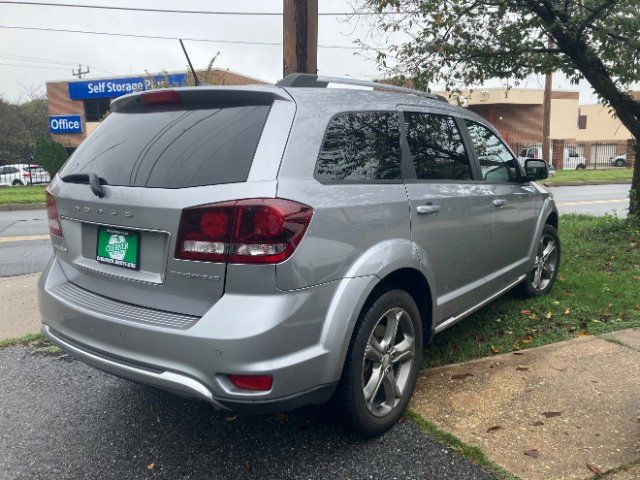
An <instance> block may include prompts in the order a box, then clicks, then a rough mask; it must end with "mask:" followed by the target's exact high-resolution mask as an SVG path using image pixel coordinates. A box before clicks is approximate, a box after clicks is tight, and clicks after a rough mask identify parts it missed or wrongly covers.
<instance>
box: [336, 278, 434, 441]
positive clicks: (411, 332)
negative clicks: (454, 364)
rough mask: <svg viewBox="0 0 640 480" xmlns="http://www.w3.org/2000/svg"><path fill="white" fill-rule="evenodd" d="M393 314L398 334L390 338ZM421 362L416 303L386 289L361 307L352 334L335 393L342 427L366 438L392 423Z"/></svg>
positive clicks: (412, 386) (402, 409) (410, 391)
mask: <svg viewBox="0 0 640 480" xmlns="http://www.w3.org/2000/svg"><path fill="white" fill-rule="evenodd" d="M394 318H395V319H396V322H395V323H396V325H397V329H396V335H395V337H393V339H392V341H390V340H391V339H388V337H387V327H388V325H389V324H388V322H389V321H392V322H393V319H394ZM389 319H391V320H389ZM389 335H391V332H389ZM399 338H401V340H398V339H399ZM374 342H375V343H374ZM376 346H377V347H376ZM374 347H376V348H374ZM400 352H402V354H400ZM407 352H408V353H407ZM421 364H422V322H421V319H420V312H419V310H418V307H417V306H416V303H415V301H414V300H413V298H412V297H411V295H409V294H408V293H407V292H405V291H404V290H388V291H386V292H384V293H383V294H382V295H380V297H379V298H378V299H377V300H376V301H375V302H374V303H373V304H371V305H369V306H368V307H365V309H364V310H363V312H362V313H361V315H360V319H359V320H358V323H357V325H356V327H355V331H354V333H353V336H352V339H351V344H350V346H349V350H348V352H347V358H346V360H345V365H344V369H343V372H342V378H341V379H340V383H339V385H338V388H337V390H336V394H335V397H334V407H337V409H338V411H339V412H340V415H341V416H342V418H343V420H344V421H345V423H346V426H347V427H348V428H349V429H350V430H351V431H353V432H355V433H357V434H360V435H364V436H369V437H374V436H378V435H382V434H383V433H384V432H386V431H387V430H389V429H390V428H391V427H393V426H394V425H395V424H396V422H397V421H398V420H399V419H400V417H401V416H402V414H403V413H404V412H405V410H406V408H407V405H408V404H409V400H410V399H411V395H413V390H414V389H415V386H416V381H417V378H418V373H419V371H420V365H421ZM365 392H367V393H365ZM371 393H373V395H371ZM366 395H368V396H369V402H367V400H366ZM391 397H392V398H391Z"/></svg>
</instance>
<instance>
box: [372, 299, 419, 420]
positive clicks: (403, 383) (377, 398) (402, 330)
mask: <svg viewBox="0 0 640 480" xmlns="http://www.w3.org/2000/svg"><path fill="white" fill-rule="evenodd" d="M415 353H416V341H415V332H414V329H413V323H412V321H411V317H410V316H409V314H408V313H407V312H406V310H404V309H402V308H398V307H396V308H391V309H389V310H388V311H387V312H385V313H384V314H383V315H382V316H381V317H380V318H379V319H378V321H377V323H376V325H375V327H374V328H373V331H372V332H371V335H370V336H369V340H368V342H367V346H366V348H365V353H364V359H363V369H362V391H363V394H364V401H365V404H366V406H367V409H368V410H369V412H371V414H373V415H374V416H376V417H384V416H386V415H388V414H390V413H391V412H392V411H393V409H394V408H395V407H396V406H397V405H398V404H399V403H400V401H401V400H402V398H403V397H404V395H406V392H407V390H408V386H409V379H410V378H411V373H412V368H414V366H413V359H414V356H415Z"/></svg>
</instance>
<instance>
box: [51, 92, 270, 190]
mask: <svg viewBox="0 0 640 480" xmlns="http://www.w3.org/2000/svg"><path fill="white" fill-rule="evenodd" d="M269 108H270V106H269V105H247V104H242V105H238V104H232V105H229V104H226V105H209V106H208V107H207V108H198V109H185V108H182V107H180V108H171V107H164V108H163V109H158V107H156V108H155V109H151V108H150V107H136V108H135V109H132V110H126V111H123V112H113V113H111V114H110V115H109V116H108V117H107V118H106V120H105V121H104V122H102V124H101V125H100V126H99V127H98V128H97V129H96V130H95V131H94V132H93V133H92V134H91V135H89V136H88V137H87V139H86V140H85V141H84V142H82V144H81V145H80V147H78V149H77V150H76V151H75V152H74V153H73V155H72V156H71V158H69V161H68V162H67V163H66V165H65V166H64V168H63V169H62V170H61V171H60V176H61V177H63V178H64V177H65V176H67V175H76V174H91V173H95V174H96V175H98V177H101V178H102V179H104V181H105V182H106V183H107V184H109V185H125V186H137V187H157V188H184V187H195V186H200V185H215V184H219V183H233V182H244V181H246V179H247V176H248V175H249V169H250V168H251V163H252V161H253V156H254V153H255V151H256V147H257V145H258V141H259V140H260V136H261V134H262V129H263V127H264V124H265V122H266V120H267V115H268V114H269Z"/></svg>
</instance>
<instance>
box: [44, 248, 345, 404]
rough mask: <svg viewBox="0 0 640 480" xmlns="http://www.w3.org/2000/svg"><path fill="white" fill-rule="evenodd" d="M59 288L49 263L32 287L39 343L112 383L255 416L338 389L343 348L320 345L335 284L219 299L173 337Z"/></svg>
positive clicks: (56, 270)
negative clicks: (248, 378) (117, 380)
mask: <svg viewBox="0 0 640 480" xmlns="http://www.w3.org/2000/svg"><path fill="white" fill-rule="evenodd" d="M66 283H68V280H67V279H66V277H65V276H64V273H63V272H62V269H61V268H60V266H59V265H58V263H57V260H55V259H54V260H53V261H52V263H51V264H50V265H49V267H48V268H47V270H46V271H45V272H44V274H43V275H42V278H41V279H40V285H39V287H40V288H39V302H40V311H41V312H42V316H43V327H42V331H43V333H44V334H45V335H46V336H47V337H48V338H49V339H50V340H51V341H52V342H53V343H55V344H56V345H58V346H59V347H60V348H62V349H63V350H64V351H66V352H68V353H69V354H70V355H71V356H73V357H76V358H78V359H79V360H81V361H83V362H85V363H87V364H89V365H91V366H93V367H95V368H98V369H100V370H104V371H106V372H108V373H111V374H113V375H117V376H119V377H123V378H127V379H130V380H133V381H135V382H139V383H143V384H148V385H151V386H155V387H158V388H162V389H164V390H168V391H171V392H174V393H177V394H180V395H186V396H190V397H195V398H199V399H202V400H205V401H207V402H209V403H210V404H212V405H213V406H215V407H217V408H224V409H231V410H238V411H252V412H270V411H281V410H288V409H292V408H297V407H300V406H303V405H308V404H318V403H322V402H324V401H326V400H328V399H329V398H330V396H331V394H332V393H333V391H334V389H335V387H336V384H337V381H338V380H339V377H340V369H339V368H336V365H338V364H341V362H340V361H337V357H339V356H340V348H328V347H327V346H325V345H323V343H322V340H321V339H322V332H323V327H324V320H325V318H324V315H325V314H326V311H327V309H328V307H329V304H330V302H331V299H332V297H333V294H334V291H335V288H336V286H335V285H333V284H325V285H321V286H318V287H313V288H309V289H305V290H302V291H296V292H278V293H274V294H273V295H255V296H253V295H233V294H225V295H224V296H223V297H222V298H221V299H220V300H219V301H218V302H217V303H216V304H214V305H213V307H212V308H211V309H210V310H209V312H207V313H206V314H205V315H204V316H203V317H202V318H200V319H199V320H198V321H197V322H195V324H193V325H192V326H189V327H188V328H182V329H180V328H176V327H175V326H174V327H169V326H167V325H159V324H150V323H142V322H140V321H139V319H136V320H135V321H133V317H131V319H127V318H126V316H125V317H123V312H125V313H126V311H125V310H122V311H119V312H116V311H115V310H113V309H105V308H100V309H98V308H97V307H95V306H94V308H90V307H89V306H88V305H87V303H86V301H84V302H81V301H80V300H79V299H77V298H74V297H71V296H68V295H63V294H61V293H60V292H64V291H65V289H61V288H60V287H61V286H63V285H65V284H66ZM123 288H126V285H123ZM89 293H90V292H88V294H89ZM91 295H96V294H91ZM96 297H98V296H97V295H96ZM102 298H104V297H102ZM96 300H98V298H96ZM95 305H98V302H96V304H95ZM99 305H106V304H102V303H101V304H99ZM230 373H234V374H266V373H268V374H271V375H272V376H273V379H274V380H273V387H272V389H271V390H270V391H268V392H251V391H244V390H239V389H237V388H236V387H235V386H234V385H233V384H231V382H230V381H229V380H228V378H227V374H230Z"/></svg>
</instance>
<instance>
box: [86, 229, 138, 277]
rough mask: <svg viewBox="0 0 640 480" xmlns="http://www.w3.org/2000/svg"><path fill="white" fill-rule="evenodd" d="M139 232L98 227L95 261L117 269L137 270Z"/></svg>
mask: <svg viewBox="0 0 640 480" xmlns="http://www.w3.org/2000/svg"><path fill="white" fill-rule="evenodd" d="M139 259H140V232H134V231H131V230H121V229H119V228H111V227H98V248H97V252H96V260H97V261H98V262H101V263H109V264H111V265H117V266H118V267H124V268H129V269H131V270H138V268H139Z"/></svg>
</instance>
